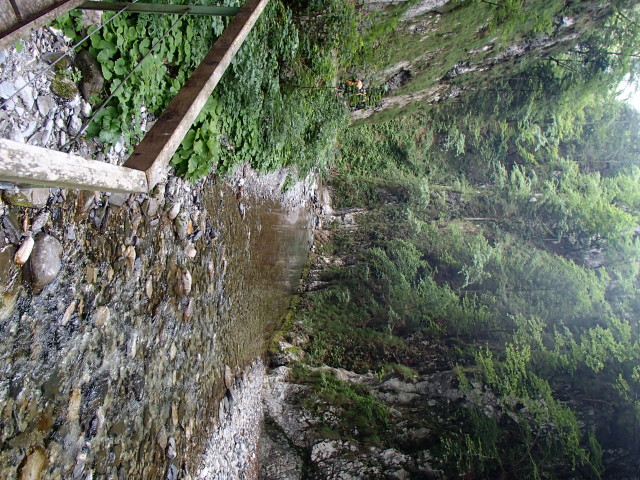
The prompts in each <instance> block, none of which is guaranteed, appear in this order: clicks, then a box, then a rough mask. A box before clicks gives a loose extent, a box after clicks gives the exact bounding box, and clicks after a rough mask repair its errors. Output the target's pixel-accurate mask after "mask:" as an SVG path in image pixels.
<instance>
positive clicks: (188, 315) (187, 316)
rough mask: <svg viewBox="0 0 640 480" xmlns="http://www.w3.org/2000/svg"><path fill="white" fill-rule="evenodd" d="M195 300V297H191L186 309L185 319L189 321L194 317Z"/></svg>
mask: <svg viewBox="0 0 640 480" xmlns="http://www.w3.org/2000/svg"><path fill="white" fill-rule="evenodd" d="M194 304H195V301H194V300H193V298H190V299H189V302H188V303H187V306H186V308H185V309H184V321H185V322H189V321H191V318H193V307H194Z"/></svg>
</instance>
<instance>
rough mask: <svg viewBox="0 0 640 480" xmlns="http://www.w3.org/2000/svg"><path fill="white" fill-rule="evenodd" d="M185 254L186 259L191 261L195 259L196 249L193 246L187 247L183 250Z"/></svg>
mask: <svg viewBox="0 0 640 480" xmlns="http://www.w3.org/2000/svg"><path fill="white" fill-rule="evenodd" d="M185 254H186V255H187V257H189V258H191V259H192V260H193V259H194V258H196V255H197V254H198V251H197V250H196V247H194V246H193V245H189V246H188V247H187V249H186V250H185Z"/></svg>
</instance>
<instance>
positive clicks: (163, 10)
mask: <svg viewBox="0 0 640 480" xmlns="http://www.w3.org/2000/svg"><path fill="white" fill-rule="evenodd" d="M78 8H79V9H80V10H101V11H111V12H119V11H120V10H122V9H123V8H126V9H127V13H157V14H167V13H177V14H183V13H186V14H187V15H211V16H213V15H222V16H233V15H235V14H236V13H238V10H240V7H219V6H208V5H166V4H163V3H140V2H138V3H131V2H93V1H92V2H84V3H83V4H82V5H80V6H79V7H78Z"/></svg>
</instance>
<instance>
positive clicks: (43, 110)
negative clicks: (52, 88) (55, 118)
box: [37, 95, 56, 117]
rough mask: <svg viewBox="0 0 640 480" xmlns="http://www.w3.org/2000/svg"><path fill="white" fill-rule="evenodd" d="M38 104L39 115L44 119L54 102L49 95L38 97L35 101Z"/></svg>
mask: <svg viewBox="0 0 640 480" xmlns="http://www.w3.org/2000/svg"><path fill="white" fill-rule="evenodd" d="M37 103H38V111H39V112H40V115H42V116H43V117H46V116H47V115H49V112H50V111H51V109H52V108H53V106H54V105H55V104H56V101H55V100H54V99H53V97H52V96H51V95H40V96H39V97H38V100H37Z"/></svg>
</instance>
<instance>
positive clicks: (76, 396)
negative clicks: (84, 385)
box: [67, 388, 82, 423]
mask: <svg viewBox="0 0 640 480" xmlns="http://www.w3.org/2000/svg"><path fill="white" fill-rule="evenodd" d="M81 403H82V394H81V393H80V389H78V388H74V389H73V390H72V392H71V397H70V398H69V406H68V408H67V420H68V421H69V423H75V422H77V421H78V419H79V418H80V404H81Z"/></svg>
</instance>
